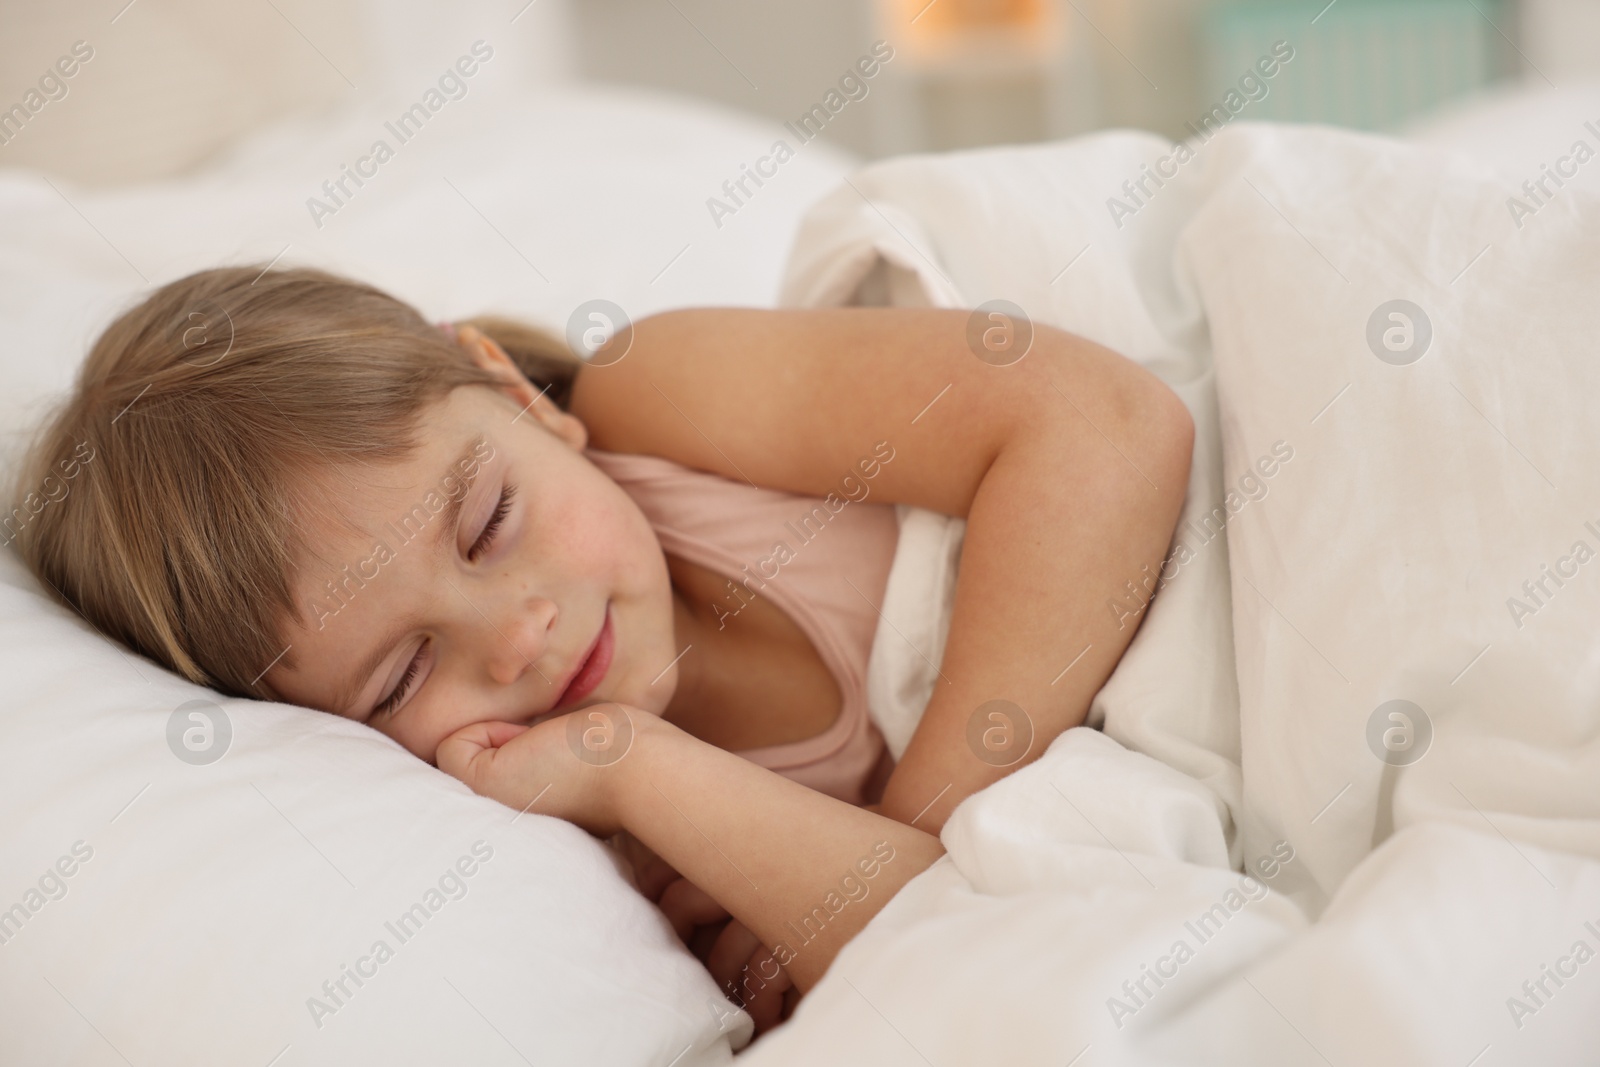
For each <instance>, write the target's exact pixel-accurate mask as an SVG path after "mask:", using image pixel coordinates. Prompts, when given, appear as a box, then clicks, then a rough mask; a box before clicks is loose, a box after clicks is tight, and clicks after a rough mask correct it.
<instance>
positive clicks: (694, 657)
mask: <svg viewBox="0 0 1600 1067" xmlns="http://www.w3.org/2000/svg"><path fill="white" fill-rule="evenodd" d="M672 643H673V647H675V648H677V649H680V650H681V649H683V648H684V647H685V646H688V645H699V646H700V647H699V648H694V649H690V651H689V654H688V655H686V656H684V657H683V658H682V659H680V660H678V667H677V671H678V684H677V686H675V687H674V689H673V692H672V699H671V700H670V701H668V703H667V706H666V709H665V710H663V711H662V712H661V717H662V718H663V719H665V720H667V721H668V722H670V723H672V724H673V725H674V726H678V725H680V724H681V723H682V721H683V720H684V718H685V717H686V716H687V717H689V718H693V712H692V711H691V710H690V709H693V708H696V707H698V706H699V704H700V687H701V684H702V680H703V677H704V670H703V668H704V666H705V644H704V642H702V641H701V639H700V619H699V617H698V616H696V615H695V613H694V609H693V608H692V607H690V606H689V603H688V601H686V600H685V599H684V598H683V594H682V593H681V592H679V590H678V588H677V587H676V586H674V587H673V589H672Z"/></svg>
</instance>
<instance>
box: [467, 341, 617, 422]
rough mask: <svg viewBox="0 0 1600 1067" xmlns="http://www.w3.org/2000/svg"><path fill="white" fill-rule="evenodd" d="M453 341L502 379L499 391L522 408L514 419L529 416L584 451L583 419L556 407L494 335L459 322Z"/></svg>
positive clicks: (474, 359)
mask: <svg viewBox="0 0 1600 1067" xmlns="http://www.w3.org/2000/svg"><path fill="white" fill-rule="evenodd" d="M456 343H457V344H459V345H460V346H461V347H462V348H464V349H466V351H467V354H468V355H470V356H471V357H472V362H473V363H475V364H477V365H478V366H479V367H482V368H483V369H484V370H486V371H490V372H492V373H493V374H495V375H496V376H497V377H499V378H500V379H501V381H502V382H503V385H502V386H501V389H502V391H503V392H504V393H505V394H506V396H508V397H510V398H511V399H512V400H513V401H515V402H516V405H517V407H518V408H519V409H521V410H520V411H519V412H518V413H517V415H516V417H515V418H513V419H512V421H513V422H520V421H522V420H523V419H530V418H531V419H533V420H534V421H536V422H538V423H539V424H540V425H541V426H543V427H544V428H545V429H546V430H549V431H550V432H551V433H553V434H555V436H556V437H558V438H560V439H561V440H563V441H565V442H566V443H567V444H568V445H570V446H571V447H572V448H573V450H574V451H579V452H581V451H583V448H584V446H585V445H587V444H588V443H589V429H588V427H586V426H585V425H584V424H583V420H581V419H579V418H578V417H577V416H576V415H573V414H571V413H570V412H566V411H562V410H561V409H560V408H559V407H557V406H556V403H555V401H553V400H551V399H550V398H549V397H548V396H546V395H545V394H544V393H543V392H542V391H541V390H540V388H539V387H538V386H536V385H534V384H533V383H532V382H531V381H529V380H528V376H527V375H525V374H523V373H522V370H521V368H519V367H518V366H517V365H516V363H515V362H514V361H513V360H512V358H511V357H510V356H509V355H508V354H507V353H506V350H505V349H503V348H501V347H500V345H499V344H498V343H496V342H495V340H494V338H492V337H490V336H488V335H487V334H485V333H484V332H483V331H482V330H479V329H478V328H477V327H475V326H466V325H462V326H458V327H457V328H456Z"/></svg>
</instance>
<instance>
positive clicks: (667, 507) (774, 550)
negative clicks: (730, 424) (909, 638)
mask: <svg viewBox="0 0 1600 1067" xmlns="http://www.w3.org/2000/svg"><path fill="white" fill-rule="evenodd" d="M584 455H586V456H587V457H588V458H589V460H590V461H591V462H593V463H594V465H595V466H596V467H598V468H599V469H600V470H601V471H602V472H603V473H605V474H606V475H608V476H609V477H610V478H611V479H612V480H613V481H615V482H616V483H617V484H618V485H619V486H621V488H622V490H623V491H624V492H625V493H627V494H628V496H629V497H631V498H632V499H633V501H634V503H636V504H637V505H638V506H639V510H640V511H642V512H643V513H644V516H645V518H646V519H648V520H649V522H650V525H651V527H652V528H653V529H654V530H655V532H656V536H657V537H658V538H659V539H660V541H661V547H662V548H663V549H664V550H665V551H666V552H667V553H668V554H669V555H673V556H677V557H678V558H680V559H683V560H686V561H688V562H689V563H693V564H697V565H699V566H701V567H704V568H706V569H707V570H710V571H713V572H714V573H717V574H721V575H723V576H724V577H726V578H729V579H731V580H732V582H733V583H734V586H735V588H737V590H738V591H739V592H744V590H745V588H746V587H748V589H749V590H751V591H753V592H755V593H756V594H758V595H760V596H764V597H766V598H767V599H769V600H770V601H771V602H772V603H773V604H774V605H775V606H776V607H778V608H779V609H781V610H782V611H783V612H784V613H785V614H786V615H788V616H789V618H790V619H791V620H793V621H794V623H795V625H797V626H798V627H799V628H800V630H801V631H802V632H803V633H804V634H805V635H806V637H807V638H808V639H809V640H810V641H811V644H812V646H813V647H814V648H815V649H816V650H817V654H818V655H819V656H820V657H821V659H822V662H823V663H824V664H826V665H827V668H828V671H829V672H830V673H831V674H832V675H833V677H834V680H835V681H836V682H837V683H838V685H839V692H840V694H841V696H842V698H843V701H842V706H841V709H840V712H839V718H838V719H837V720H835V722H834V724H833V725H832V726H831V727H829V728H828V729H827V730H826V731H824V732H823V733H821V734H819V735H817V736H816V737H812V738H808V739H806V740H804V741H796V742H793V743H791V744H785V745H769V746H766V747H764V748H752V749H744V750H743V751H740V752H737V753H736V755H740V756H743V757H744V758H745V759H748V760H750V761H751V762H753V763H757V764H760V765H761V766H763V767H767V768H770V769H771V770H774V771H777V772H778V773H779V774H781V775H783V776H785V777H786V778H790V779H792V780H794V781H796V782H799V783H800V784H801V785H804V786H809V787H810V788H812V789H815V790H817V791H818V792H822V793H827V794H829V795H830V796H834V797H837V798H839V799H840V800H844V801H847V802H848V803H851V804H860V803H861V802H862V800H863V795H864V789H865V786H866V784H867V781H868V779H869V778H870V777H871V775H872V772H873V770H874V769H875V768H876V767H877V765H878V761H879V760H880V759H881V758H882V756H883V752H884V742H883V735H882V734H881V733H879V732H878V728H877V726H875V725H874V724H873V722H872V720H871V719H870V718H869V717H868V715H867V693H866V688H867V659H868V657H869V656H870V655H871V653H872V641H873V637H874V636H875V635H876V633H877V629H878V607H877V606H878V605H880V604H882V602H883V594H884V587H885V586H886V585H887V584H888V581H889V568H890V566H891V565H892V564H893V562H894V553H895V547H896V545H897V544H898V543H899V539H900V524H899V520H898V518H897V517H896V515H895V509H894V507H893V506H892V505H889V504H876V503H871V502H869V501H870V498H867V499H863V500H861V501H860V502H846V503H845V504H844V506H843V507H841V508H840V509H839V510H838V511H837V512H834V511H830V510H829V508H828V506H827V504H826V503H825V502H824V501H823V499H822V498H820V497H811V496H800V495H796V494H794V493H787V492H783V491H781V490H776V489H766V488H758V487H755V486H752V485H749V484H748V483H746V482H742V481H732V480H730V479H727V478H724V477H722V476H721V475H717V474H712V473H709V472H707V471H700V470H694V469H692V468H689V467H684V466H682V465H680V464H678V463H674V462H673V461H671V460H669V459H665V458H663V457H660V456H646V455H635V454H631V453H620V452H603V451H600V450H598V449H593V448H589V449H585V450H584ZM857 481H858V482H860V484H863V485H867V486H870V484H871V483H870V482H866V481H864V480H862V479H859V478H858V479H857ZM846 500H847V498H846V497H845V496H844V495H843V494H842V493H841V494H837V501H846ZM837 501H836V502H837ZM852 585H854V588H851V586H852ZM746 595H748V594H746ZM740 604H741V600H740V599H739V597H738V595H736V593H735V592H734V590H733V589H730V590H729V592H728V594H727V596H726V597H725V598H724V604H723V610H724V611H726V612H730V613H731V612H735V611H737V610H738V608H739V606H740ZM717 617H718V618H722V617H723V616H722V614H721V613H718V616H717ZM759 711H760V709H758V708H751V709H750V712H751V714H759Z"/></svg>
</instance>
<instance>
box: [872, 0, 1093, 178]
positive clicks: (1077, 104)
mask: <svg viewBox="0 0 1600 1067" xmlns="http://www.w3.org/2000/svg"><path fill="white" fill-rule="evenodd" d="M1063 7H1064V5H1063V2H1062V0H933V2H931V3H930V0H878V24H879V31H878V32H879V35H880V36H882V37H884V38H886V39H887V40H889V41H892V42H894V45H895V48H896V58H895V61H894V63H893V64H891V65H889V66H886V67H885V69H884V79H883V80H884V84H883V86H882V99H881V101H880V103H879V106H878V109H877V111H876V112H875V113H874V124H873V150H874V154H875V155H894V154H897V153H901V152H915V151H941V150H946V149H955V148H967V147H975V146H979V145H988V144H1003V143H1018V142H1027V141H1042V140H1051V139H1054V138H1058V137H1068V136H1071V135H1073V134H1076V133H1082V132H1085V131H1087V130H1090V129H1093V128H1094V127H1095V125H1096V124H1097V119H1098V116H1099V108H1098V105H1097V98H1098V85H1097V83H1096V79H1095V75H1094V67H1093V57H1092V55H1091V54H1090V53H1089V51H1088V49H1087V48H1086V47H1085V46H1086V41H1085V40H1084V38H1083V34H1082V32H1081V30H1082V28H1081V27H1079V28H1074V27H1072V26H1071V25H1070V24H1069V23H1068V21H1067V19H1066V18H1065V13H1064V10H1063Z"/></svg>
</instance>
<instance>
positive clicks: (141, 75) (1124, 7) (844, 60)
mask: <svg viewBox="0 0 1600 1067" xmlns="http://www.w3.org/2000/svg"><path fill="white" fill-rule="evenodd" d="M443 6H444V5H431V4H424V3H420V2H417V0H399V2H389V3H380V2H379V0H220V2H219V0H133V2H131V3H130V2H128V0H107V2H98V0H96V2H89V3H75V4H56V3H45V2H42V0H36V2H33V3H21V2H17V0H0V108H14V107H15V106H17V105H18V104H22V103H24V101H25V97H26V94H27V93H28V91H29V90H30V89H31V88H33V87H34V86H35V84H36V83H37V81H38V79H39V77H40V75H41V73H42V72H45V71H47V70H48V68H49V67H50V65H51V64H52V63H53V62H54V61H55V60H56V59H57V58H58V56H60V55H61V54H63V53H64V52H65V51H66V50H67V47H68V46H69V45H70V44H71V43H72V42H74V41H76V40H80V39H81V40H85V41H87V42H88V43H89V44H90V46H92V47H93V48H94V50H95V58H94V59H93V61H92V62H91V63H88V64H85V66H84V68H83V70H82V71H81V72H80V74H79V76H78V77H76V78H75V79H73V80H72V81H71V83H70V92H71V94H72V95H73V96H75V97H76V98H77V99H78V103H76V104H74V105H72V106H71V107H65V106H62V105H61V104H59V103H51V104H50V106H51V107H52V108H54V109H55V110H56V111H58V112H59V113H58V114H56V115H55V116H54V117H53V118H52V120H51V121H49V122H39V123H26V124H24V123H21V122H13V123H12V124H11V125H9V126H8V125H7V124H6V121H5V119H4V117H3V113H0V138H3V141H0V167H7V166H15V167H29V168H38V169H41V170H44V171H47V172H51V173H56V174H60V175H62V176H64V177H67V178H69V179H71V180H73V181H76V182H79V183H83V184H86V185H113V184H120V183H124V182H129V181H146V180H155V179H159V178H164V177H171V176H175V175H180V174H184V173H186V172H189V171H191V170H193V169H195V168H198V167H201V166H203V165H204V164H205V163H206V161H207V160H208V159H211V158H213V157H214V156H215V155H216V154H217V153H219V152H220V151H222V150H223V149H224V148H226V146H227V145H229V144H230V143H232V142H233V141H235V140H237V139H238V138H240V137H241V136H243V135H244V134H245V133H247V132H249V131H250V130H252V129H253V128H255V127H257V126H259V125H263V124H265V123H267V122H270V121H271V120H273V119H275V118H279V117H283V116H286V115H290V114H296V113H305V112H307V111H316V110H320V109H331V108H336V107H338V106H340V105H341V103H344V102H347V101H349V100H351V99H352V98H356V97H368V98H373V97H376V98H380V99H381V98H382V97H383V96H384V94H386V93H393V94H394V95H395V96H396V97H397V98H399V97H404V96H406V95H408V94H409V95H411V96H413V97H414V96H415V94H416V92H417V90H418V85H419V82H418V78H419V76H420V75H422V74H424V73H427V72H430V71H431V70H432V68H434V67H436V66H437V67H442V66H443V65H445V64H447V63H448V62H449V60H450V58H451V57H453V56H454V55H455V54H456V53H458V52H459V51H460V50H461V48H462V46H463V44H464V43H465V41H464V40H462V39H461V38H462V37H463V32H464V31H463V30H462V27H463V24H467V25H469V26H470V24H471V23H472V22H473V21H474V20H477V21H479V22H481V24H482V26H483V28H484V32H483V34H482V35H483V36H485V37H486V38H487V39H489V40H492V41H495V42H497V43H499V44H501V45H509V46H510V47H501V48H500V51H499V52H498V53H497V63H498V64H499V65H498V66H497V67H496V71H497V75H498V76H499V78H500V80H499V82H498V84H499V85H501V86H508V85H514V86H519V87H527V86H536V85H548V84H556V83H563V82H571V81H574V80H579V81H592V82H607V83H614V84H622V85H626V86H631V87H636V88H645V89H653V90H659V91H662V92H665V93H670V94H675V95H678V96H687V97H692V98H696V99H698V100H701V101H706V102H710V103H712V104H715V105H721V106H724V107H726V108H730V109H736V110H739V111H743V112H747V113H754V114H756V115H759V116H765V117H767V118H770V119H772V120H775V121H778V122H784V121H789V122H794V121H797V119H798V118H799V117H800V116H802V115H804V114H806V113H807V112H808V111H809V109H811V108H813V107H814V106H817V105H819V104H821V103H823V101H824V98H825V94H827V92H828V91H829V90H830V89H833V88H834V87H835V86H836V85H837V84H838V82H839V79H840V77H841V76H842V75H843V74H845V73H847V72H849V71H850V70H851V69H852V67H853V66H854V65H855V64H856V62H857V60H858V59H859V58H860V57H861V56H863V55H864V54H866V53H868V51H869V50H870V47H871V45H872V43H873V42H874V41H876V40H879V39H882V40H885V41H887V42H889V43H890V45H891V46H892V47H893V49H894V58H893V60H892V61H890V62H888V63H886V64H884V65H883V66H882V67H881V69H880V70H879V71H878V72H877V73H876V75H875V76H874V77H872V78H871V79H868V80H867V81H866V88H867V90H868V92H867V95H866V96H865V97H864V98H862V99H860V100H851V101H849V102H848V106H844V107H843V108H842V109H841V110H839V112H838V113H837V114H836V115H832V116H831V121H829V122H827V124H826V130H825V131H824V132H823V133H822V135H821V136H822V139H823V140H824V141H826V142H829V143H831V144H832V145H833V146H834V147H836V148H838V149H841V150H843V151H844V152H847V153H849V154H852V155H854V156H855V157H858V158H860V159H874V158H880V157H883V156H886V155H893V154H897V153H903V152H915V151H937V150H943V149H954V148H964V147H974V146H979V145H986V144H995V143H1007V142H1025V141H1036V140H1043V139H1051V138H1057V137H1065V136H1070V135H1073V134H1077V133H1082V132H1085V131H1088V130H1093V129H1098V128H1103V127H1110V126H1135V127H1142V128H1146V129H1149V130H1153V131H1156V132H1158V133H1161V134H1164V135H1166V136H1168V137H1171V138H1174V139H1181V138H1184V137H1187V136H1189V135H1190V131H1191V127H1192V126H1193V125H1194V124H1196V123H1198V122H1199V121H1200V119H1201V117H1202V116H1204V115H1205V114H1206V113H1208V112H1209V111H1210V110H1211V109H1213V108H1214V107H1218V106H1227V94H1228V93H1229V91H1230V90H1231V89H1236V88H1237V87H1238V86H1239V84H1240V78H1241V76H1244V75H1247V74H1248V73H1249V72H1250V71H1251V70H1252V68H1253V67H1254V66H1255V64H1256V63H1257V60H1258V59H1259V58H1260V57H1262V56H1264V55H1266V54H1267V53H1268V52H1269V51H1270V50H1271V47H1272V44H1273V42H1275V41H1280V40H1281V41H1284V42H1287V44H1288V45H1289V47H1291V48H1292V49H1293V60H1292V61H1291V62H1289V63H1287V64H1285V65H1283V66H1282V68H1281V70H1279V71H1278V72H1277V73H1276V75H1275V76H1274V77H1272V78H1271V79H1264V81H1265V90H1266V92H1265V95H1261V96H1259V97H1255V96H1252V97H1250V98H1248V99H1247V102H1246V103H1245V105H1244V106H1243V109H1242V111H1241V112H1240V113H1239V117H1241V118H1245V119H1277V120H1288V121H1297V122H1325V123H1335V124H1339V125H1345V126H1352V127H1357V128H1361V129H1370V130H1385V131H1398V130H1401V129H1403V128H1404V127H1405V126H1406V124H1408V123H1410V122H1413V121H1415V120H1417V119H1418V118H1419V117H1420V116H1426V115H1434V114H1437V113H1438V112H1439V109H1441V108H1448V107H1449V106H1451V105H1452V104H1453V103H1457V102H1460V101H1463V100H1467V99H1470V98H1472V97H1474V96H1475V95H1477V94H1482V93H1484V92H1486V91H1493V90H1495V89H1496V88H1497V87H1505V86H1512V85H1536V86H1540V87H1550V86H1561V87H1567V86H1569V85H1572V84H1575V83H1581V82H1586V81H1594V80H1596V79H1600V0H1333V2H1331V3H1330V2H1328V0H931V2H930V0H809V2H807V3H804V4H795V3H789V2H779V0H740V2H739V3H729V2H727V0H531V2H529V0H497V2H495V3H487V2H467V3H459V4H452V5H449V11H448V13H446V12H445V11H443V10H441V9H442V8H443ZM446 29H448V31H449V32H448V33H446V32H445V31H446ZM470 39H471V38H470V37H468V38H466V40H470ZM836 99H837V98H836ZM1235 99H1239V98H1238V97H1236V98H1235ZM507 135H508V136H514V131H508V133H507Z"/></svg>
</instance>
